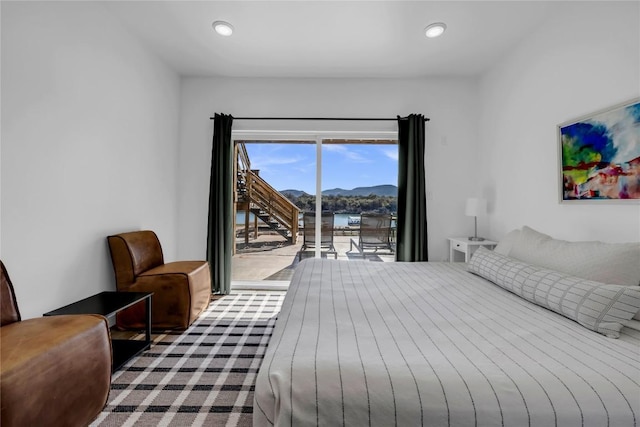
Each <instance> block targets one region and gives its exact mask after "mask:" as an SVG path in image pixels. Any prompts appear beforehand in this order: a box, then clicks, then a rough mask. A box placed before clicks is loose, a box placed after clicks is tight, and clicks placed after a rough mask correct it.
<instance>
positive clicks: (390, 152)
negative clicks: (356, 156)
mask: <svg viewBox="0 0 640 427" xmlns="http://www.w3.org/2000/svg"><path fill="white" fill-rule="evenodd" d="M380 151H382V154H384V155H385V156H387V157H388V158H390V159H391V160H394V161H396V162H397V161H398V147H397V146H395V148H381V149H380Z"/></svg>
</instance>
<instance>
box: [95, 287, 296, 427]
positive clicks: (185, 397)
mask: <svg viewBox="0 0 640 427" xmlns="http://www.w3.org/2000/svg"><path fill="white" fill-rule="evenodd" d="M284 295H285V293H284V292H248V291H243V292H240V293H235V294H231V295H227V296H225V297H222V298H220V299H217V300H215V301H213V302H212V303H211V305H210V306H209V307H208V309H207V310H206V311H205V312H204V313H203V314H202V315H201V316H200V318H199V319H198V320H196V321H195V322H194V324H193V325H191V327H190V328H189V329H187V330H186V331H184V332H174V331H166V332H164V333H162V334H154V344H153V346H152V347H151V349H149V350H147V351H146V352H145V353H144V354H142V355H141V356H139V357H137V358H135V359H133V360H132V361H130V362H129V363H128V364H127V365H125V366H124V367H123V368H122V369H121V370H120V371H118V372H116V373H115V374H114V375H113V378H112V380H111V392H110V393H109V401H108V403H107V406H106V407H105V408H104V410H103V412H102V413H101V414H100V415H99V416H98V418H97V419H96V420H95V421H94V423H93V424H91V425H92V426H118V427H120V426H136V427H137V426H201V425H208V426H225V425H226V426H251V425H252V418H253V390H254V384H255V378H256V374H257V373H258V368H259V367H260V363H261V362H262V358H263V357H264V353H265V350H266V347H267V344H268V342H269V338H270V337H271V332H272V330H273V326H274V324H275V320H276V316H277V314H278V312H279V311H280V306H281V305H282V301H283V299H284Z"/></svg>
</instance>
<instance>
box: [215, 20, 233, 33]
mask: <svg viewBox="0 0 640 427" xmlns="http://www.w3.org/2000/svg"><path fill="white" fill-rule="evenodd" d="M212 25H213V29H214V30H216V33H218V34H220V35H221V36H225V37H228V36H230V35H231V34H233V25H231V24H229V23H228V22H224V21H216V22H214V23H213V24H212Z"/></svg>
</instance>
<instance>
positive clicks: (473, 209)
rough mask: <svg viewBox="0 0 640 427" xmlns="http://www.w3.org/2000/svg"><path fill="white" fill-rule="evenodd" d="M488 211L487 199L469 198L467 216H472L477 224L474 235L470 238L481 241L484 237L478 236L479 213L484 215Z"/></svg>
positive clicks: (466, 208) (466, 209)
mask: <svg viewBox="0 0 640 427" xmlns="http://www.w3.org/2000/svg"><path fill="white" fill-rule="evenodd" d="M486 213H487V201H486V200H485V199H478V198H475V197H473V198H469V199H467V204H466V206H465V209H464V214H465V215H466V216H472V217H473V222H474V226H475V231H474V235H473V236H472V237H469V240H471V241H474V242H481V241H483V240H484V237H478V215H484V214H486Z"/></svg>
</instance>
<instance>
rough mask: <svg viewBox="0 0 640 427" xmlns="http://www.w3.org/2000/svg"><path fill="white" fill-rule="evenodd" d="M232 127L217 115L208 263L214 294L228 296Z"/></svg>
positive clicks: (230, 121) (229, 278)
mask: <svg viewBox="0 0 640 427" xmlns="http://www.w3.org/2000/svg"><path fill="white" fill-rule="evenodd" d="M232 123H233V117H232V116H230V115H225V114H218V113H216V115H215V117H214V120H213V144H212V145H213V147H212V150H211V181H210V185H209V223H208V227H207V261H209V266H210V267H211V290H212V292H214V293H220V294H228V293H229V291H230V290H231V256H232V252H233V230H232V228H233V218H232V216H233V205H232V203H233V194H232V192H233V179H234V176H233V143H232V142H231V125H232Z"/></svg>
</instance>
